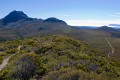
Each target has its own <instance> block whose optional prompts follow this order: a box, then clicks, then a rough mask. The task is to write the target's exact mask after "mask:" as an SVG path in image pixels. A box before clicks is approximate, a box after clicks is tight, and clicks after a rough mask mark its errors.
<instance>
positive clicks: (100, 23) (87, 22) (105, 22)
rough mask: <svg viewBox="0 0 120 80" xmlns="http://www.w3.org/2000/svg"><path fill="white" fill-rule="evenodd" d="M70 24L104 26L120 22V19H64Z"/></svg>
mask: <svg viewBox="0 0 120 80" xmlns="http://www.w3.org/2000/svg"><path fill="white" fill-rule="evenodd" d="M65 21H66V22H67V23H68V24H69V25H71V26H98V27H99V26H104V25H109V24H120V20H65Z"/></svg>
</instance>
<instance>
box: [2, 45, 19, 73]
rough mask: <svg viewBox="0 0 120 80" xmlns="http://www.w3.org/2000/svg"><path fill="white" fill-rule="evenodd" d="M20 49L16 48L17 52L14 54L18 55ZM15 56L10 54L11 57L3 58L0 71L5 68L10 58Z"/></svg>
mask: <svg viewBox="0 0 120 80" xmlns="http://www.w3.org/2000/svg"><path fill="white" fill-rule="evenodd" d="M20 48H21V46H18V48H17V50H18V52H17V53H16V54H18V53H19V50H20ZM16 54H12V55H10V56H9V57H7V58H5V59H4V60H3V62H2V64H0V71H1V70H3V69H4V68H5V67H6V65H7V64H8V61H9V59H10V58H11V57H13V56H14V55H16Z"/></svg>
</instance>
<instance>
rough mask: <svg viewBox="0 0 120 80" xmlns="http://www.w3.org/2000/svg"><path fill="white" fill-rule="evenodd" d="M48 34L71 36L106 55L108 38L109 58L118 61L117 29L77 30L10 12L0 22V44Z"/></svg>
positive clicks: (119, 40)
mask: <svg viewBox="0 0 120 80" xmlns="http://www.w3.org/2000/svg"><path fill="white" fill-rule="evenodd" d="M6 18H7V19H6ZM7 20H9V22H7V23H6V25H4V24H3V23H2V22H4V21H7ZM49 34H62V35H68V36H71V37H73V38H76V39H78V40H81V41H83V42H86V43H88V44H89V45H91V46H92V47H94V48H96V49H99V50H101V51H102V52H103V53H106V55H107V54H109V52H110V51H111V48H110V47H109V44H108V43H107V41H106V38H109V41H110V42H111V44H112V45H113V47H114V49H115V54H114V55H110V58H113V59H114V60H117V61H120V58H119V57H120V51H119V49H120V45H118V44H119V43H120V31H119V30H118V29H114V28H110V27H108V26H102V27H99V28H89V27H82V28H78V27H77V26H76V27H74V26H69V25H68V24H67V23H66V22H65V21H63V20H60V19H57V18H54V17H50V18H47V19H37V18H30V17H28V16H27V15H26V14H25V13H24V12H22V11H12V12H10V13H9V14H8V15H7V16H5V17H4V18H3V19H1V20H0V42H4V41H8V40H16V39H24V38H25V37H28V36H31V37H32V36H35V35H49Z"/></svg>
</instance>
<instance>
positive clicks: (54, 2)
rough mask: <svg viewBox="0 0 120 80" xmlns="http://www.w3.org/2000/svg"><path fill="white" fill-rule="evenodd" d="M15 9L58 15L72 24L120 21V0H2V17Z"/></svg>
mask: <svg viewBox="0 0 120 80" xmlns="http://www.w3.org/2000/svg"><path fill="white" fill-rule="evenodd" d="M13 10H18V11H23V12H24V13H25V14H27V15H28V16H29V17H34V18H42V19H46V18H48V17H56V18H59V19H62V20H65V21H66V22H67V23H68V24H70V25H84V26H102V25H108V24H119V23H120V0H0V18H3V17H4V16H6V15H7V14H8V13H9V12H11V11H13Z"/></svg>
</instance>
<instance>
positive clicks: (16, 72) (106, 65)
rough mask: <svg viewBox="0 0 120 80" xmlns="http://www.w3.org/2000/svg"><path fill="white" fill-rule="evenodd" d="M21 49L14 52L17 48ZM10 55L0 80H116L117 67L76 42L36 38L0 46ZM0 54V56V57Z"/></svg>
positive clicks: (119, 74) (60, 37)
mask: <svg viewBox="0 0 120 80" xmlns="http://www.w3.org/2000/svg"><path fill="white" fill-rule="evenodd" d="M19 46H21V49H20V50H19V53H17V52H18V49H17V48H18V47H19ZM0 48H2V49H3V52H4V54H6V55H11V54H16V55H14V56H13V57H12V58H11V59H10V61H9V63H8V65H7V66H6V67H5V68H4V69H3V70H2V71H1V72H0V80H30V79H34V80H119V79H120V63H118V62H116V61H113V60H111V59H109V58H107V57H106V55H105V53H102V52H101V51H99V50H96V49H93V48H91V47H90V46H89V45H88V44H86V43H83V42H81V41H79V40H75V39H73V38H70V37H67V36H63V35H52V36H50V35H49V36H36V37H30V38H25V39H24V40H16V41H7V42H4V43H1V44H0ZM0 54H1V53H0Z"/></svg>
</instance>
